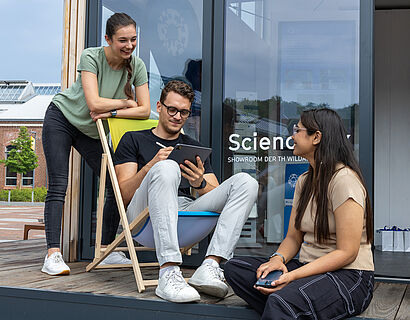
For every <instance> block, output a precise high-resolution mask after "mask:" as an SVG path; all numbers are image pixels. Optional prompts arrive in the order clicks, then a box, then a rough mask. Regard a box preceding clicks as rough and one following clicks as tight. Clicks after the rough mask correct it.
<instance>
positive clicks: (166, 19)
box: [158, 9, 189, 56]
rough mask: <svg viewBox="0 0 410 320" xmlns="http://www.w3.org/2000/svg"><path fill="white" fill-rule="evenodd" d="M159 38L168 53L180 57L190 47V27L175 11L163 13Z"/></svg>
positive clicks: (159, 26)
mask: <svg viewBox="0 0 410 320" xmlns="http://www.w3.org/2000/svg"><path fill="white" fill-rule="evenodd" d="M158 36H159V39H160V40H161V41H162V45H163V46H164V47H165V48H166V49H167V51H168V53H170V54H172V55H173V56H176V55H180V54H182V53H183V52H184V50H185V48H186V47H187V46H188V37H189V31H188V25H187V24H186V23H185V22H184V18H183V17H182V16H181V15H180V14H179V12H178V11H176V10H174V9H166V10H164V11H162V13H161V15H160V17H159V23H158Z"/></svg>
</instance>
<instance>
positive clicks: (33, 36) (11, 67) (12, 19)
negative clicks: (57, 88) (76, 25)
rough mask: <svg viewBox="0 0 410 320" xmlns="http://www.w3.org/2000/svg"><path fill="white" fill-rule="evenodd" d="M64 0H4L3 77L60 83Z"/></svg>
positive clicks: (0, 22)
mask: <svg viewBox="0 0 410 320" xmlns="http://www.w3.org/2000/svg"><path fill="white" fill-rule="evenodd" d="M63 5H64V0H0V80H28V81H32V82H34V83H44V82H45V83H60V80H61V55H62V46H63V43H62V39H63V22H64V21H63V13H64V6H63Z"/></svg>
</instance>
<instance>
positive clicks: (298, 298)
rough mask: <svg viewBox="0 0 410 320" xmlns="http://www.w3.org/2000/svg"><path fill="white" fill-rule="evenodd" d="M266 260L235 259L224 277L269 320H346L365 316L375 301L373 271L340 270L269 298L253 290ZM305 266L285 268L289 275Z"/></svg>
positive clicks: (303, 281)
mask: <svg viewBox="0 0 410 320" xmlns="http://www.w3.org/2000/svg"><path fill="white" fill-rule="evenodd" d="M267 261H268V259H267V258H252V257H241V258H233V259H231V260H229V261H228V262H227V263H226V264H225V277H226V280H227V281H228V283H229V284H230V285H231V287H232V288H233V290H234V291H235V293H236V294H237V295H238V296H239V297H241V298H242V299H244V300H245V301H246V302H247V303H248V304H249V305H250V306H251V307H252V308H254V309H255V310H256V311H257V312H258V313H259V314H261V316H262V318H261V319H264V320H267V319H326V320H330V319H343V318H348V317H351V316H354V315H358V314H360V313H362V312H363V311H364V310H365V309H366V308H367V307H368V305H369V303H370V301H371V299H372V297H373V283H374V273H373V272H372V271H363V270H348V269H339V270H337V271H333V272H327V273H325V274H318V275H315V276H310V277H306V278H302V279H298V280H295V281H293V282H291V283H289V284H288V285H287V286H285V287H284V288H282V289H281V290H279V291H276V292H274V293H272V294H270V295H269V296H266V295H263V294H262V293H260V292H259V291H258V290H256V289H254V288H253V285H254V284H255V282H256V270H257V269H258V267H259V266H260V265H261V264H262V263H265V262H267ZM301 266H303V264H302V263H301V262H299V261H298V260H295V259H294V260H291V261H289V262H288V263H287V264H286V267H287V268H288V271H292V270H295V269H297V268H299V267H301Z"/></svg>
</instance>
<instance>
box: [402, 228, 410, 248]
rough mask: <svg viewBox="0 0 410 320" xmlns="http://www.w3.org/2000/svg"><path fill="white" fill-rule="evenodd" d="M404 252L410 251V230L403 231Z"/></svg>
mask: <svg viewBox="0 0 410 320" xmlns="http://www.w3.org/2000/svg"><path fill="white" fill-rule="evenodd" d="M403 237H404V252H410V230H406V231H403Z"/></svg>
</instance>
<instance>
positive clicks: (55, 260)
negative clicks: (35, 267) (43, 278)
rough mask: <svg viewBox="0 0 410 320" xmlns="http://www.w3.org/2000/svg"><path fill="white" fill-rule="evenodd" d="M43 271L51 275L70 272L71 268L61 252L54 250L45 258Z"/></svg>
mask: <svg viewBox="0 0 410 320" xmlns="http://www.w3.org/2000/svg"><path fill="white" fill-rule="evenodd" d="M41 272H44V273H47V274H49V275H50V276H60V275H65V274H70V268H69V267H68V266H67V265H66V264H65V262H64V260H63V257H62V256H61V253H60V252H54V253H53V254H52V255H51V256H49V257H48V255H46V258H45V259H44V264H43V268H42V269H41Z"/></svg>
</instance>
